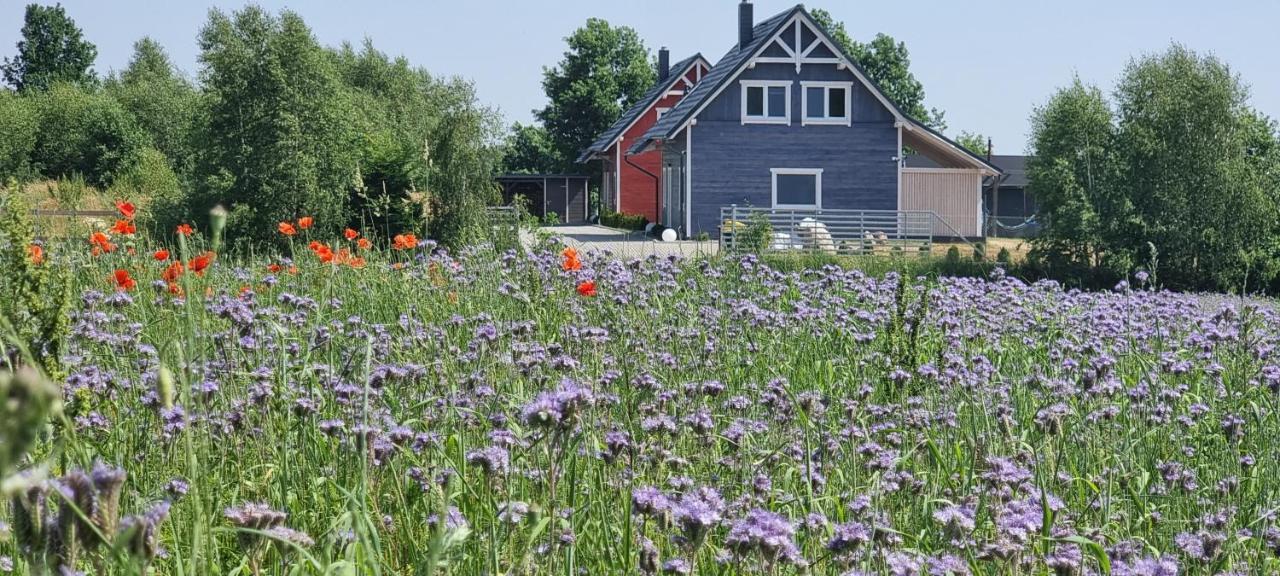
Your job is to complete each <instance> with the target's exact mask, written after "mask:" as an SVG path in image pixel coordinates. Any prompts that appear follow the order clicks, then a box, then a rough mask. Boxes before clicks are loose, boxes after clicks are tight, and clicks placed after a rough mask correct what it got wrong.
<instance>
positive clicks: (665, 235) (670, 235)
mask: <svg viewBox="0 0 1280 576" xmlns="http://www.w3.org/2000/svg"><path fill="white" fill-rule="evenodd" d="M662 241H663V242H675V241H676V231H675V230H672V229H670V228H667V229H666V230H663V231H662Z"/></svg>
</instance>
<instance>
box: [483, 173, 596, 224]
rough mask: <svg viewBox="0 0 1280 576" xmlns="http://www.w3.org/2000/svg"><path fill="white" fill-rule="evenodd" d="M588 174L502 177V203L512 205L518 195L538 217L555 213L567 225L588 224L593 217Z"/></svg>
mask: <svg viewBox="0 0 1280 576" xmlns="http://www.w3.org/2000/svg"><path fill="white" fill-rule="evenodd" d="M590 179H591V177H590V176H587V175H585V174H503V175H501V176H498V177H497V182H498V184H499V185H501V186H502V203H503V204H506V205H511V204H512V203H513V202H514V201H515V198H516V197H517V196H523V197H524V198H525V200H526V201H527V202H528V204H527V206H528V208H529V213H530V214H532V215H534V216H537V217H538V218H545V217H546V216H547V215H548V214H555V215H556V217H557V220H559V221H560V222H563V223H565V224H574V223H582V222H586V221H587V218H588V216H589V215H590V209H591V208H590V206H589V202H588V201H587V183H588V181H589V180H590Z"/></svg>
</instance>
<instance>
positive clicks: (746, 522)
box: [725, 508, 801, 563]
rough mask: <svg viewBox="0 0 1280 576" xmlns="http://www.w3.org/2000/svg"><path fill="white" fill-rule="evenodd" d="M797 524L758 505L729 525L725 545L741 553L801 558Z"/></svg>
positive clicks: (772, 558) (771, 558)
mask: <svg viewBox="0 0 1280 576" xmlns="http://www.w3.org/2000/svg"><path fill="white" fill-rule="evenodd" d="M795 535H796V529H795V526H794V525H793V524H792V523H791V521H790V520H788V519H787V518H786V517H784V516H782V515H780V514H777V513H774V512H770V511H768V510H764V509H761V508H755V509H753V510H751V511H750V512H748V513H747V515H746V516H745V517H743V518H741V519H739V520H737V521H736V522H734V523H733V525H731V526H730V527H729V535H728V536H726V537H725V545H726V546H728V547H729V548H730V549H731V550H733V551H735V552H737V553H738V554H740V555H744V556H745V555H748V554H752V553H759V554H761V555H762V556H764V557H765V558H766V559H768V560H770V561H773V560H784V561H788V562H796V563H798V562H799V561H801V557H800V551H799V550H798V549H796V544H795Z"/></svg>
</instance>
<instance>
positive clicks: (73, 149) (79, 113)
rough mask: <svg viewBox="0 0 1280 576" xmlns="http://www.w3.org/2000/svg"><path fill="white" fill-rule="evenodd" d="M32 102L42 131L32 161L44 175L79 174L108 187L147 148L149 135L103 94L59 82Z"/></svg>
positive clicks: (50, 176) (118, 105) (52, 176)
mask: <svg viewBox="0 0 1280 576" xmlns="http://www.w3.org/2000/svg"><path fill="white" fill-rule="evenodd" d="M24 98H32V99H33V101H34V102H36V103H37V106H38V108H39V110H40V128H39V131H38V132H37V134H36V145H35V148H34V150H33V153H32V157H31V161H32V164H33V165H34V167H35V168H36V169H37V170H38V171H39V172H40V173H41V174H43V175H44V176H46V177H49V178H58V177H63V176H70V175H72V174H81V175H83V176H84V178H85V179H86V180H87V181H88V182H90V183H92V184H95V185H99V186H106V185H109V184H110V183H111V180H112V178H113V177H114V176H115V175H116V174H117V173H119V172H120V171H121V170H123V169H124V168H126V167H127V166H129V165H130V163H132V162H133V161H134V160H135V158H136V154H137V153H138V151H139V150H141V148H142V147H143V146H145V145H146V142H147V137H146V134H145V133H144V132H143V131H142V130H141V129H139V128H138V126H137V124H136V123H134V121H133V118H132V117H131V116H130V115H129V113H128V112H127V111H126V110H125V109H124V107H123V106H121V105H120V103H119V102H118V101H116V100H115V99H114V98H112V97H111V96H109V95H108V94H106V93H104V92H102V91H94V90H90V89H87V88H84V87H81V86H78V85H74V84H67V83H57V84H54V85H53V86H52V87H50V88H49V90H47V91H45V92H43V93H40V94H34V95H28V96H24Z"/></svg>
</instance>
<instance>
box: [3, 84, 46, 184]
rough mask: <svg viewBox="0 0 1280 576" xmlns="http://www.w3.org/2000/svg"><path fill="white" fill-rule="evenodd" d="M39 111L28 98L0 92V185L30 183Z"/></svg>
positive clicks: (38, 124) (38, 127)
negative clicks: (8, 182)
mask: <svg viewBox="0 0 1280 576" xmlns="http://www.w3.org/2000/svg"><path fill="white" fill-rule="evenodd" d="M39 129H40V111H39V110H38V109H37V108H36V106H35V104H34V103H33V101H32V100H31V99H30V98H23V97H20V96H18V95H17V94H14V93H12V92H0V134H2V135H3V137H0V181H3V180H7V179H9V178H17V179H19V180H27V179H30V178H31V177H32V176H33V175H34V174H33V173H32V172H33V171H32V167H31V155H32V153H34V152H35V148H36V135H37V133H38V130H39Z"/></svg>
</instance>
